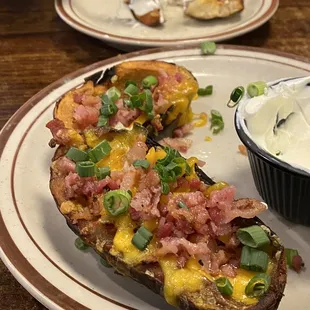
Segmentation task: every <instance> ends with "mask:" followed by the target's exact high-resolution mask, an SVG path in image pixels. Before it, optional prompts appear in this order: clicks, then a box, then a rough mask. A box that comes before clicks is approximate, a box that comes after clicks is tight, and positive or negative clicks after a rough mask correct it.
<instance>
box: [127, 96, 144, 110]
mask: <svg viewBox="0 0 310 310" xmlns="http://www.w3.org/2000/svg"><path fill="white" fill-rule="evenodd" d="M125 104H126V103H125ZM127 105H128V107H129V108H131V109H138V108H141V107H142V105H143V100H142V99H141V96H140V95H134V96H132V97H131V98H130V103H128V104H127Z"/></svg>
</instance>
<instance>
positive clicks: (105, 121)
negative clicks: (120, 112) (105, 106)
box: [97, 115, 109, 127]
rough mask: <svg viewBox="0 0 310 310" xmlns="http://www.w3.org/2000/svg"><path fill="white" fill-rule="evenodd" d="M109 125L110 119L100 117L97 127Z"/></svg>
mask: <svg viewBox="0 0 310 310" xmlns="http://www.w3.org/2000/svg"><path fill="white" fill-rule="evenodd" d="M108 123H109V118H108V117H106V116H104V115H100V116H99V119H98V123H97V127H105V126H107V125H108Z"/></svg>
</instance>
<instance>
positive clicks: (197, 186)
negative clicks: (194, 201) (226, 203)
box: [185, 179, 201, 190]
mask: <svg viewBox="0 0 310 310" xmlns="http://www.w3.org/2000/svg"><path fill="white" fill-rule="evenodd" d="M185 180H186V179H185ZM200 185H201V181H200V180H199V179H191V180H190V182H189V187H190V188H191V189H196V190H199V189H200Z"/></svg>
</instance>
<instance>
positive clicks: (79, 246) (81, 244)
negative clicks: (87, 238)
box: [74, 238, 89, 251]
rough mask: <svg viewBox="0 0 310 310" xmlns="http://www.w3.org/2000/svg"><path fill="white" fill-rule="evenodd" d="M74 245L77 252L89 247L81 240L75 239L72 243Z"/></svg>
mask: <svg viewBox="0 0 310 310" xmlns="http://www.w3.org/2000/svg"><path fill="white" fill-rule="evenodd" d="M74 245H75V247H76V248H77V249H78V250H81V251H85V250H86V249H88V247H89V246H88V245H87V244H86V243H85V242H84V241H83V240H82V239H81V238H76V239H75V241H74Z"/></svg>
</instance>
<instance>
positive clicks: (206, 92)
mask: <svg viewBox="0 0 310 310" xmlns="http://www.w3.org/2000/svg"><path fill="white" fill-rule="evenodd" d="M212 93H213V86H212V85H208V86H207V87H205V88H198V91H197V94H198V96H210V95H212Z"/></svg>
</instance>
